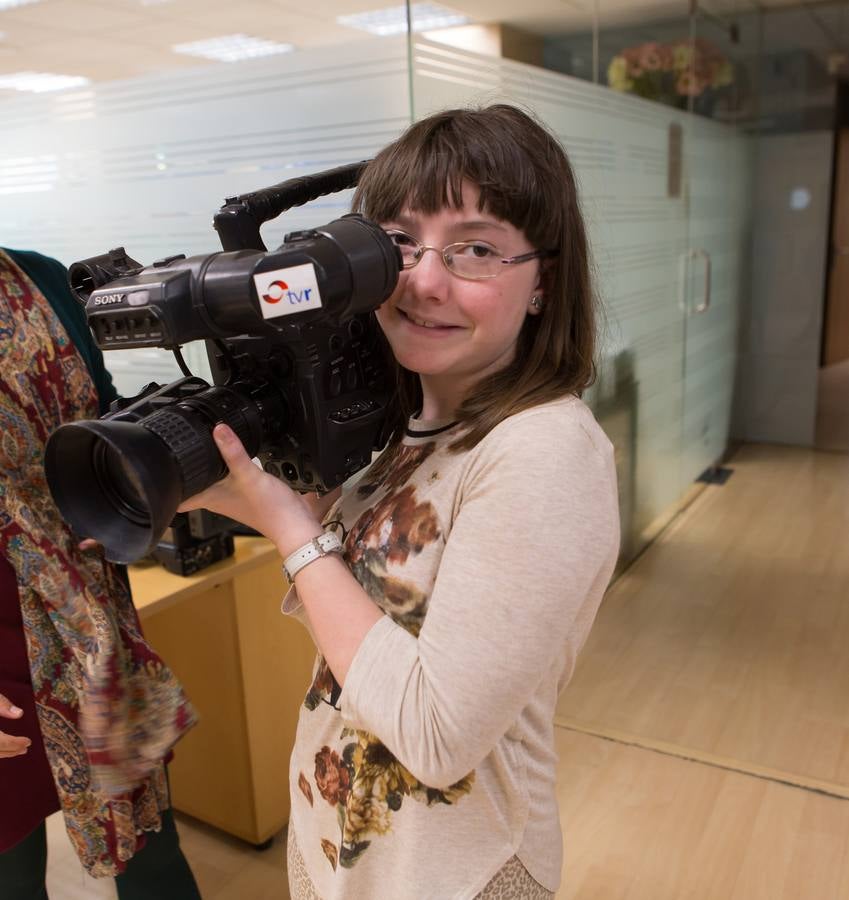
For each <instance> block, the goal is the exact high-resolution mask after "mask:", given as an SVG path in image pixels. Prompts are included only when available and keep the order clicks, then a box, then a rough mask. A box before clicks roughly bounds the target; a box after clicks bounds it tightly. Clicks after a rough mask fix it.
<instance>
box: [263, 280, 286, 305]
mask: <svg viewBox="0 0 849 900" xmlns="http://www.w3.org/2000/svg"><path fill="white" fill-rule="evenodd" d="M288 290H289V285H288V284H286V282H285V281H272V282H271V284H270V285H268V293H267V294H263V295H262V299H263V300H265V302H266V303H279V302H280V301H281V300H282V299H283V297H284V295H285V293H286V291H288Z"/></svg>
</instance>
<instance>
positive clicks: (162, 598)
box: [127, 537, 282, 620]
mask: <svg viewBox="0 0 849 900" xmlns="http://www.w3.org/2000/svg"><path fill="white" fill-rule="evenodd" d="M234 542H235V545H236V552H235V553H234V554H233V556H230V557H228V558H227V559H223V560H221V562H217V563H214V564H213V565H211V566H208V567H207V568H206V569H203V570H202V571H200V572H198V573H197V574H195V575H188V576H183V575H174V574H172V573H171V572H169V571H168V570H167V569H164V568H163V567H162V566H160V565H159V563H150V564H147V563H146V564H144V565H133V566H128V567H127V571H128V572H129V575H130V586H131V587H132V590H133V602H134V603H135V606H136V609H137V610H138V612H139V618H141V619H142V620H144V619H145V618H147V617H149V616H151V615H153V614H154V613H158V612H161V611H162V610H163V609H167V608H168V607H169V606H172V605H173V604H174V603H177V602H178V601H180V600H185V599H186V598H187V597H191V596H193V595H194V594H199V593H201V592H202V591H206V590H209V589H210V588H213V587H216V586H217V585H219V584H223V583H225V582H227V581H230V580H231V579H232V578H233V577H234V576H236V575H240V574H242V573H244V572H247V571H249V570H250V569H253V568H255V567H256V566H258V565H261V564H262V563H267V562H269V560H273V559H275V558H276V559H279V558H280V555H279V554H278V553H277V549H276V548H275V546H274V544H272V543H271V541H269V540H267V539H266V538H263V537H236V538H235V539H234ZM281 564H282V560H281Z"/></svg>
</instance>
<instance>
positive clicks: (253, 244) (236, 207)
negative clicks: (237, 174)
mask: <svg viewBox="0 0 849 900" xmlns="http://www.w3.org/2000/svg"><path fill="white" fill-rule="evenodd" d="M369 162H370V160H363V161H362V162H358V163H349V164H348V165H345V166H338V167H337V168H335V169H327V170H326V171H324V172H317V173H316V174H314V175H303V176H301V177H300V178H290V179H289V180H288V181H282V182H280V184H273V185H271V187H267V188H262V189H261V190H259V191H254V192H253V193H250V194H241V195H240V196H238V197H228V198H227V199H226V200H225V201H224V205H223V206H222V207H221V209H220V210H219V211H218V212H217V213H216V214H215V218H214V219H213V225H214V226H215V230H216V231H217V232H218V239H219V240H220V241H221V246H222V247H223V249H224V250H267V249H268V248H267V247H266V246H265V244H264V243H263V240H262V237H261V236H260V233H259V229H260V226H261V225H263V224H264V223H265V222H268V221H269V220H270V219H274V218H276V217H277V216H279V215H280V214H281V213H283V212H285V211H286V210H287V209H291V207H293V206H303V204H304V203H309V201H310V200H315V199H316V198H318V197H323V196H324V195H325V194H335V193H336V192H337V191H344V190H346V189H347V188H351V187H355V186H356V184H357V182H358V181H359V178H360V174H361V173H362V171H363V169H364V168H365V167H366V165H367V164H368V163H369Z"/></svg>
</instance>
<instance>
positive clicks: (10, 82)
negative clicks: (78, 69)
mask: <svg viewBox="0 0 849 900" xmlns="http://www.w3.org/2000/svg"><path fill="white" fill-rule="evenodd" d="M88 83H89V80H88V78H83V77H82V75H54V74H52V73H50V72H13V73H12V74H11V75H0V90H9V91H32V92H33V93H36V94H41V93H43V92H44V91H63V90H64V89H65V88H70V87H81V86H82V85H84V84H88Z"/></svg>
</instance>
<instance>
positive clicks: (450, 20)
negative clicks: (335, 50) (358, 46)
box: [336, 3, 471, 36]
mask: <svg viewBox="0 0 849 900" xmlns="http://www.w3.org/2000/svg"><path fill="white" fill-rule="evenodd" d="M410 18H411V21H412V23H413V31H428V30H432V29H434V28H450V27H451V26H452V25H468V24H469V22H471V19H469V18H468V17H467V16H463V15H460V13H455V12H454V11H453V10H450V9H446V8H445V7H444V6H437V4H435V3H414V4H413V5H412V6H411V7H410ZM336 21H337V22H338V24H339V25H347V26H348V27H349V28H359V29H361V30H363V31H369V32H371V33H372V34H379V35H381V36H386V35H389V34H403V33H404V32H405V31H406V30H407V7H406V6H390V7H387V8H386V9H373V10H370V11H369V12H361V13H356V14H355V15H351V16H337V17H336Z"/></svg>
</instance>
